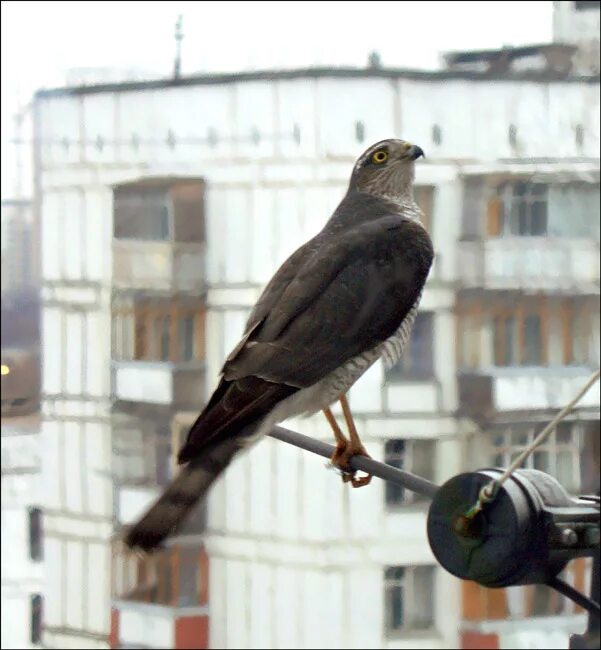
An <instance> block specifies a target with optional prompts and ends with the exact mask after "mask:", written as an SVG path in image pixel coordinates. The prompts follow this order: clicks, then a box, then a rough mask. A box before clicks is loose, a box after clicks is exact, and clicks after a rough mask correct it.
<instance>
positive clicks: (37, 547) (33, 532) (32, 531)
mask: <svg viewBox="0 0 601 650" xmlns="http://www.w3.org/2000/svg"><path fill="white" fill-rule="evenodd" d="M28 514H29V557H30V558H31V559H32V560H33V561H34V562H40V561H41V560H42V556H43V547H42V511H41V510H40V508H29V513H28Z"/></svg>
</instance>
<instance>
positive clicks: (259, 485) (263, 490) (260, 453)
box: [246, 439, 279, 536]
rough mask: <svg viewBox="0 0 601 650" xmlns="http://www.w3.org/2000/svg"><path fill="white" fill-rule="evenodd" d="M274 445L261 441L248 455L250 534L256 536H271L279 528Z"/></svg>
mask: <svg viewBox="0 0 601 650" xmlns="http://www.w3.org/2000/svg"><path fill="white" fill-rule="evenodd" d="M273 444H277V443H273V442H272V441H271V440H269V439H267V440H261V441H259V442H258V443H257V444H256V445H254V446H253V447H252V448H251V449H250V451H248V452H246V453H247V455H248V469H249V487H248V496H247V499H248V508H249V517H248V518H249V526H250V530H249V532H250V533H252V534H255V535H261V536H265V535H269V534H272V533H275V532H276V530H277V529H278V528H279V527H278V526H277V525H274V522H273V514H274V510H275V508H274V503H273V502H274V499H275V494H274V491H273V477H274V469H275V468H274V467H273V464H272V458H273V456H274V451H273Z"/></svg>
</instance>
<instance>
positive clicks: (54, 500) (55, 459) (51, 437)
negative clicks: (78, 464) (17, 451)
mask: <svg viewBox="0 0 601 650" xmlns="http://www.w3.org/2000/svg"><path fill="white" fill-rule="evenodd" d="M62 426H63V424H62V423H59V422H56V421H49V420H45V421H43V422H42V429H41V433H40V444H41V446H42V458H43V462H42V476H41V484H42V494H41V496H42V499H43V505H44V508H49V509H50V510H59V509H60V508H61V507H62V506H63V505H64V504H63V503H62V497H61V483H62V480H63V455H62V436H63V434H62Z"/></svg>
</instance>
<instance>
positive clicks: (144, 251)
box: [113, 239, 205, 293]
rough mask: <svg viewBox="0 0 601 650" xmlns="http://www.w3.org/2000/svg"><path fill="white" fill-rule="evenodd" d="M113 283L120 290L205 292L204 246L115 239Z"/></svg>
mask: <svg viewBox="0 0 601 650" xmlns="http://www.w3.org/2000/svg"><path fill="white" fill-rule="evenodd" d="M113 283H114V286H115V287H116V288H118V289H153V290H157V291H190V292H194V293H198V292H201V291H203V290H204V287H205V270H204V244H199V243H180V242H171V241H140V240H135V239H114V240H113Z"/></svg>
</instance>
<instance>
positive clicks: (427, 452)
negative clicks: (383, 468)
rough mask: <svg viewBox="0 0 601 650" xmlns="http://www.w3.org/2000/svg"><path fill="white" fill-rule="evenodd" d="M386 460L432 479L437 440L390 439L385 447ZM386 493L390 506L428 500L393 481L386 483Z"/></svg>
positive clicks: (387, 502)
mask: <svg viewBox="0 0 601 650" xmlns="http://www.w3.org/2000/svg"><path fill="white" fill-rule="evenodd" d="M384 462H385V463H386V464H388V465H391V466H392V467H396V468H397V469H404V470H406V471H408V472H412V473H413V474H417V475H418V476H421V477H423V478H427V479H428V480H431V481H432V480H434V473H435V462H436V441H434V440H388V441H387V442H386V446H385V448H384ZM384 494H385V499H386V505H387V506H388V507H395V506H402V505H407V504H409V503H419V502H421V501H425V500H426V497H422V496H421V495H419V494H417V493H415V492H411V491H410V490H405V488H404V487H402V486H401V485H397V484H396V483H391V482H387V483H386V486H385V493H384Z"/></svg>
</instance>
